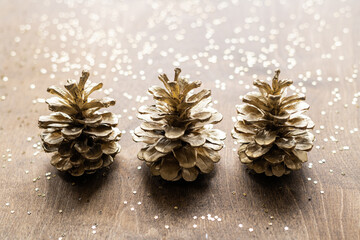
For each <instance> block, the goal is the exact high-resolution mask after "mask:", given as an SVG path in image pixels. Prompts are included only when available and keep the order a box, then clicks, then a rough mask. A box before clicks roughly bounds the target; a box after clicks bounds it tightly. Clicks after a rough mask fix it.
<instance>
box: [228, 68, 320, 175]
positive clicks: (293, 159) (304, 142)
mask: <svg viewBox="0 0 360 240" xmlns="http://www.w3.org/2000/svg"><path fill="white" fill-rule="evenodd" d="M279 74H280V71H279V70H277V71H275V76H274V78H273V79H272V86H270V85H269V84H268V83H266V82H265V81H261V80H255V81H254V86H256V87H257V88H258V89H259V92H250V93H248V94H246V95H245V96H244V98H243V102H244V103H243V104H241V105H239V106H237V111H238V113H239V115H238V122H237V123H236V124H235V126H234V129H233V131H232V136H233V138H235V139H237V140H238V142H239V143H240V147H239V150H238V154H239V158H240V161H241V162H242V163H244V164H246V165H247V166H248V167H249V168H250V169H252V170H253V171H254V172H255V173H265V174H266V175H267V176H273V175H275V176H278V177H280V176H282V175H284V174H289V173H290V172H291V170H297V169H300V168H301V166H302V163H304V162H306V161H307V152H308V151H310V150H311V149H312V147H313V141H314V135H313V134H312V133H311V132H310V131H309V129H312V128H314V123H313V121H312V120H311V119H310V118H309V117H308V116H306V115H304V114H303V113H304V112H305V111H307V110H308V109H309V105H308V104H307V103H305V102H304V100H305V96H304V95H303V94H297V93H295V94H293V95H291V96H287V95H286V88H287V87H288V86H290V85H291V84H292V83H293V82H292V81H291V80H279Z"/></svg>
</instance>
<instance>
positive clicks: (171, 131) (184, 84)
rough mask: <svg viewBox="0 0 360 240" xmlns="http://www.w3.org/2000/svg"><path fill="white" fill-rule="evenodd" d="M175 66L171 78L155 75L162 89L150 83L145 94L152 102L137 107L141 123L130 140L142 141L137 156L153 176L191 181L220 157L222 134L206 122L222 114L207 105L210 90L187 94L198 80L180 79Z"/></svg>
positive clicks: (208, 168) (198, 83) (220, 116)
mask: <svg viewBox="0 0 360 240" xmlns="http://www.w3.org/2000/svg"><path fill="white" fill-rule="evenodd" d="M180 72H181V70H180V69H179V68H176V69H175V77H174V81H170V80H169V79H168V78H167V76H166V75H165V74H162V75H160V76H159V79H160V81H162V83H163V84H164V86H165V89H164V88H161V87H158V86H153V87H150V88H149V93H150V94H152V95H153V97H154V99H155V100H156V104H155V105H151V106H142V107H140V108H139V115H138V118H139V119H142V120H144V122H143V123H142V124H141V125H140V127H137V128H136V129H135V132H134V134H133V139H134V141H136V142H144V143H146V144H147V145H146V147H144V148H142V149H141V150H140V152H139V153H138V158H139V159H140V160H143V161H145V162H146V164H147V165H148V166H149V167H150V171H151V172H152V174H153V175H155V176H159V175H160V176H161V177H162V178H163V179H165V180H168V181H177V180H179V179H181V178H183V179H184V180H186V181H194V180H195V179H196V178H197V176H198V174H199V173H209V172H211V171H212V170H213V168H214V163H216V162H218V161H219V160H220V155H219V153H218V151H219V150H220V149H222V147H223V145H224V142H223V141H222V140H224V139H225V133H224V132H222V131H220V130H218V129H212V127H210V125H209V124H215V123H218V122H220V121H221V120H222V115H221V114H220V113H218V112H217V111H216V110H215V109H213V108H212V107H210V106H209V104H210V102H211V98H210V95H211V93H210V90H206V89H204V90H201V91H200V92H198V93H194V94H192V93H190V91H191V90H193V89H195V88H198V87H200V85H201V82H200V81H195V82H189V81H188V80H187V79H185V78H180V77H179V74H180Z"/></svg>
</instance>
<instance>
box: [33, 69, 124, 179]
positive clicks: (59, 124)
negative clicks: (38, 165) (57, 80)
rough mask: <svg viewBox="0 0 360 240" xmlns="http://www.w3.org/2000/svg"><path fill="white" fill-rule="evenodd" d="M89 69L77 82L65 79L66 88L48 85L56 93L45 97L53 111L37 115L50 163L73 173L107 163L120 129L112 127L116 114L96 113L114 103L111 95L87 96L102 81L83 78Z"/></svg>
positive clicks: (118, 137)
mask: <svg viewBox="0 0 360 240" xmlns="http://www.w3.org/2000/svg"><path fill="white" fill-rule="evenodd" d="M88 78H89V73H88V72H85V71H83V72H82V76H81V77H80V81H79V83H76V81H75V80H68V81H67V84H66V85H65V89H66V90H62V89H61V88H58V87H55V86H51V87H49V88H48V89H47V91H48V92H49V93H51V94H54V95H56V97H52V98H50V99H47V100H46V103H47V104H48V105H49V109H50V111H53V112H54V113H52V114H50V115H49V116H41V117H40V118H39V127H40V128H44V129H45V131H44V132H43V133H42V134H41V140H42V142H43V145H42V146H43V148H44V150H45V152H56V151H57V152H56V153H55V154H54V155H53V156H52V158H51V164H52V165H54V166H55V167H56V168H57V169H58V170H60V171H68V172H69V173H70V174H71V175H73V176H80V175H83V174H84V173H87V174H91V173H94V172H95V171H96V170H97V169H99V168H102V167H107V166H109V165H110V164H111V163H112V162H113V161H114V159H113V158H114V157H115V155H116V154H117V153H118V152H119V151H120V145H118V143H117V141H119V140H120V136H121V132H120V130H119V129H117V128H115V127H116V125H117V124H118V119H117V117H116V116H115V115H114V114H112V113H110V112H106V113H99V112H98V110H99V109H101V108H104V107H109V106H113V105H115V100H114V99H111V98H107V97H105V98H103V99H91V98H89V95H90V94H91V93H92V92H94V91H96V90H99V89H100V88H102V86H103V84H102V83H97V84H96V83H90V82H86V81H87V80H88Z"/></svg>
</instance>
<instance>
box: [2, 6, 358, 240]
mask: <svg viewBox="0 0 360 240" xmlns="http://www.w3.org/2000/svg"><path fill="white" fill-rule="evenodd" d="M359 21H360V3H359V2H358V1H356V0H343V1H338V2H337V1H318V0H314V1H309V0H308V1H291V2H290V1H280V0H279V1H275V0H274V1H273V0H271V1H236V0H233V1H222V2H220V1H210V0H199V1H173V0H171V1H153V0H151V1H148V0H139V1H110V0H109V1H99V0H94V1H62V0H59V1H49V0H48V1H46V0H44V1H40V0H39V1H37V0H31V1H20V0H13V1H1V2H0V39H1V45H0V99H1V100H0V116H1V117H0V137H1V138H0V139H1V140H0V156H2V157H1V167H0V181H1V185H0V193H1V194H0V216H1V217H0V238H1V239H360V163H359V152H360V147H359V144H358V143H359V141H360V138H359V132H358V131H357V128H360V125H359V120H358V119H359V102H358V101H357V100H354V99H358V97H359V96H360V93H359V94H357V93H358V92H360V87H359V77H358V69H359V64H360V57H359V56H360V31H359V30H360V29H359ZM174 65H175V66H180V67H181V68H182V70H183V73H184V74H188V75H189V76H190V78H191V79H192V80H195V79H200V80H202V81H203V87H205V88H209V89H211V90H212V95H213V99H214V100H216V101H217V103H216V104H215V107H216V108H217V109H218V111H219V112H221V113H222V114H223V115H224V119H223V121H222V122H221V123H220V124H218V126H217V127H218V128H219V129H222V130H223V131H226V132H227V135H228V137H227V139H226V147H225V148H224V149H223V150H222V151H221V157H222V159H221V161H220V162H219V163H218V164H217V165H216V169H215V171H214V172H213V173H211V174H209V175H206V176H201V177H200V178H199V179H198V180H197V181H195V182H192V183H186V182H182V181H181V182H175V183H172V182H166V181H163V180H161V179H158V178H155V177H151V176H150V172H149V170H148V169H147V167H146V165H144V164H143V163H142V162H140V161H138V160H137V158H136V153H137V151H138V150H139V149H140V148H141V144H136V143H134V142H133V141H132V138H131V134H130V131H131V130H133V129H135V127H136V126H138V125H139V124H140V121H138V120H137V119H136V109H137V108H138V107H139V106H141V105H143V104H151V103H152V102H153V100H152V99H150V97H149V99H147V100H146V98H145V100H144V102H140V100H139V99H140V98H141V97H146V96H147V95H146V89H147V88H148V87H149V86H151V85H153V84H160V82H158V80H157V79H156V77H157V74H158V72H162V71H163V72H166V73H167V74H168V75H170V76H172V74H173V68H174ZM84 67H87V68H89V69H90V73H91V76H90V78H91V79H93V80H94V81H95V82H96V81H103V82H104V89H106V90H107V91H108V92H109V93H110V95H111V96H112V97H113V98H115V99H116V100H117V104H116V106H115V107H112V108H111V109H110V110H111V111H113V112H115V113H117V114H121V118H120V123H119V128H120V129H122V130H125V131H126V132H125V133H124V135H123V137H122V139H121V141H120V144H121V146H122V151H121V153H120V154H119V155H117V157H116V162H115V163H114V164H113V165H112V166H111V168H110V170H104V171H101V172H98V173H97V174H95V175H93V176H87V177H80V178H73V177H70V176H69V175H67V174H63V173H59V172H58V171H57V170H56V169H55V168H54V167H52V166H51V165H50V155H47V154H45V153H43V151H42V150H41V149H38V148H37V144H38V142H39V141H40V139H39V133H40V130H39V129H38V128H37V119H38V117H39V116H40V115H43V114H48V113H49V111H48V110H47V106H46V104H45V103H43V99H44V98H47V97H49V94H47V93H46V88H47V87H48V86H50V85H52V84H55V85H62V84H63V83H64V82H65V80H66V79H67V78H78V77H79V73H80V72H81V70H82V69H83V68H84ZM276 68H280V69H281V70H282V73H281V77H283V78H291V79H293V80H294V85H295V87H296V88H295V89H293V90H299V91H305V90H306V95H307V102H308V103H309V104H310V106H311V109H310V111H309V112H308V115H309V116H310V117H311V118H312V119H313V120H314V122H315V123H316V127H315V130H314V131H316V139H317V140H316V142H315V147H314V149H313V150H312V151H311V152H310V153H309V162H308V163H306V164H305V165H304V167H303V169H302V170H300V171H297V172H293V173H292V174H290V175H288V176H284V177H282V178H276V177H273V178H269V177H265V176H262V175H257V176H254V175H250V174H249V173H248V172H247V171H246V167H244V166H243V165H242V164H241V163H240V161H239V160H238V157H237V153H236V151H234V150H236V148H237V145H235V144H234V141H233V139H231V136H230V131H231V129H232V127H233V124H234V122H233V119H232V118H233V117H235V105H236V104H238V103H240V98H239V97H240V96H243V95H244V94H245V93H246V92H248V91H251V90H252V88H251V83H252V81H253V79H254V78H261V79H266V78H267V77H269V76H270V77H271V75H272V71H273V70H274V69H276ZM269 70H270V71H271V72H267V71H269ZM32 84H34V85H32ZM105 94H106V91H104V92H102V93H100V95H105ZM335 139H336V141H335ZM34 145H35V146H34ZM323 159H324V160H325V162H324V163H319V161H322V160H323ZM311 163H312V167H311V168H310V167H309V164H311ZM47 177H49V179H47ZM156 216H157V217H156ZM202 218H204V219H202ZM269 223H271V224H269ZM239 224H242V225H241V226H242V227H239ZM165 226H168V228H166V227H165ZM251 230H253V231H251Z"/></svg>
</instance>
